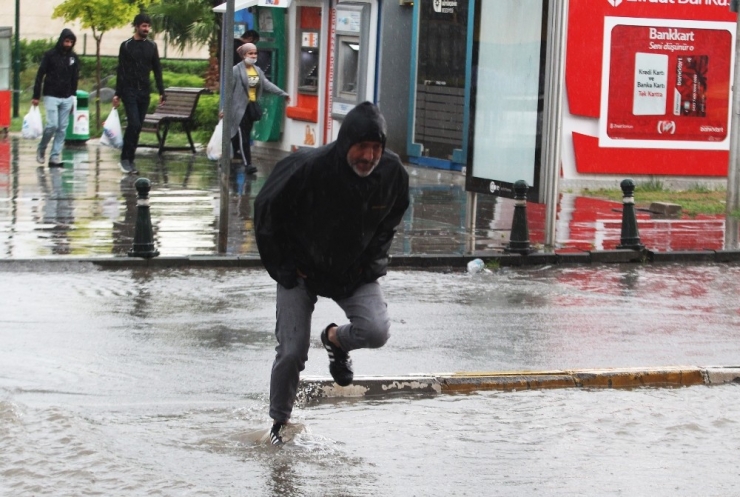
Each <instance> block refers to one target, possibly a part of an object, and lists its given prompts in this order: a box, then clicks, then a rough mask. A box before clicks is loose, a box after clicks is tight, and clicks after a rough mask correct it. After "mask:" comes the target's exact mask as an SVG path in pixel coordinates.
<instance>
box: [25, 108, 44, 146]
mask: <svg viewBox="0 0 740 497" xmlns="http://www.w3.org/2000/svg"><path fill="white" fill-rule="evenodd" d="M43 133H44V123H43V122H42V120H41V111H40V110H39V106H38V105H32V106H31V108H30V109H28V114H26V115H25V116H24V117H23V127H22V128H21V135H22V136H23V138H28V139H29V140H35V139H36V138H39V137H40V136H41V135H42V134H43Z"/></svg>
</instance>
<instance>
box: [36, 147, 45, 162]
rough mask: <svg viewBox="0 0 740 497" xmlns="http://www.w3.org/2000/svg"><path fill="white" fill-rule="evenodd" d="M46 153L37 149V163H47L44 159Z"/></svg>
mask: <svg viewBox="0 0 740 497" xmlns="http://www.w3.org/2000/svg"><path fill="white" fill-rule="evenodd" d="M44 155H45V154H44V151H43V150H40V149H36V162H38V163H39V164H43V163H44V162H46V159H45V158H44Z"/></svg>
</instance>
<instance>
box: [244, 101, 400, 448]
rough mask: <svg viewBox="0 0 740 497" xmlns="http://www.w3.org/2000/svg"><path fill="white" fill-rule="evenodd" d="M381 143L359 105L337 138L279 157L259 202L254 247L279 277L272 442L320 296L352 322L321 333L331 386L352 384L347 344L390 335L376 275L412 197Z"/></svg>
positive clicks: (365, 344) (375, 118) (372, 109)
mask: <svg viewBox="0 0 740 497" xmlns="http://www.w3.org/2000/svg"><path fill="white" fill-rule="evenodd" d="M385 141H386V124H385V119H384V118H383V116H382V115H381V114H380V111H379V110H378V108H377V107H376V106H375V105H373V104H371V103H370V102H365V103H362V104H360V105H358V106H357V107H355V108H354V109H352V110H351V111H350V112H349V113H348V114H347V116H346V117H345V119H344V122H343V123H342V126H341V128H340V129H339V135H338V137H337V140H336V141H335V142H333V143H330V144H328V145H325V146H323V147H320V148H316V149H308V150H301V151H299V152H296V153H294V154H293V155H291V156H289V157H287V158H285V159H283V160H281V161H280V162H278V163H277V165H276V166H275V169H274V170H273V171H272V174H271V175H270V177H269V178H268V179H267V181H266V182H265V185H264V186H263V187H262V190H261V191H260V193H259V195H257V198H256V200H255V204H254V208H255V211H254V212H255V214H254V223H255V234H256V238H257V247H258V248H259V252H260V257H261V258H262V263H263V264H264V266H265V268H266V269H267V271H268V272H269V273H270V276H272V278H273V279H274V280H275V281H277V283H278V285H277V325H276V329H275V335H276V338H277V341H278V345H277V347H276V349H275V350H276V352H277V354H276V357H275V362H274V363H273V366H272V378H271V380H270V417H271V418H272V419H273V426H272V429H271V431H270V440H271V442H272V443H273V444H275V445H279V444H281V443H282V437H281V434H280V430H281V428H282V427H283V426H284V425H285V424H286V423H287V422H288V420H289V419H290V415H291V412H292V409H293V403H294V402H295V396H296V392H297V389H298V382H299V375H300V372H301V371H303V368H304V367H305V363H306V361H307V360H308V349H309V345H310V338H311V314H312V313H313V309H314V304H315V303H316V301H317V296H322V297H328V298H331V299H333V300H334V301H335V302H336V303H337V304H338V305H339V307H341V308H342V310H343V311H344V312H345V314H346V316H347V318H348V319H349V321H350V322H349V323H348V324H343V325H341V326H337V325H336V324H334V323H331V324H329V325H328V326H327V327H326V328H324V330H323V331H322V332H321V343H322V344H323V346H324V348H325V349H326V350H327V352H328V354H329V372H330V373H331V375H332V377H333V378H334V381H336V382H337V384H339V385H341V386H346V385H349V384H350V383H352V380H353V371H352V362H351V360H350V358H349V352H350V351H352V350H355V349H360V348H378V347H382V346H383V345H384V344H385V342H386V341H387V340H388V336H389V334H388V331H389V328H390V320H389V318H388V312H387V309H386V303H385V298H384V297H383V292H382V290H381V289H380V285H379V284H378V282H377V279H378V278H379V277H381V276H383V275H385V274H386V268H387V265H388V250H389V249H390V246H391V242H392V241H393V236H394V234H395V229H396V226H398V224H399V223H400V222H401V219H402V217H403V215H404V212H406V208H407V207H408V205H409V186H408V184H409V180H408V173H407V172H406V170H405V169H404V167H403V165H402V164H401V161H400V159H399V158H398V156H397V155H396V154H394V153H393V152H391V151H389V150H386V149H385Z"/></svg>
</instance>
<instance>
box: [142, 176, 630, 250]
mask: <svg viewBox="0 0 740 497" xmlns="http://www.w3.org/2000/svg"><path fill="white" fill-rule="evenodd" d="M134 186H135V187H136V192H137V194H138V197H137V200H136V228H135V232H134V244H133V247H132V248H131V250H129V252H128V255H129V257H142V258H144V259H151V258H153V257H157V256H158V255H159V251H158V250H156V248H155V247H154V233H153V230H152V218H151V213H150V212H149V191H150V190H151V188H152V183H151V181H149V180H148V179H147V178H139V179H137V180H136V182H135V183H134ZM619 186H620V187H621V189H622V233H621V237H620V244H619V245H617V248H618V249H630V250H642V249H644V248H645V246H644V245H642V244H641V243H640V234H639V232H638V230H637V215H636V213H635V197H634V192H635V182H634V181H632V180H631V179H625V180H623V181H622V182H621V183H620V185H619ZM528 189H529V185H527V182H526V181H524V180H519V181H517V182H515V183H514V202H515V205H514V219H513V220H512V223H511V234H510V236H509V243H508V244H507V245H506V247H504V251H505V252H509V253H515V254H521V255H527V254H530V253H532V252H533V250H534V249H533V248H532V244H531V243H530V241H529V227H528V223H527V190H528Z"/></svg>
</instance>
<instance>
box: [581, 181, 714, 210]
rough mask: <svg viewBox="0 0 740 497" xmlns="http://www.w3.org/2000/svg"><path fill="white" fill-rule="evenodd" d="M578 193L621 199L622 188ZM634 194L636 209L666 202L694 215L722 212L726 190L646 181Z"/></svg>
mask: <svg viewBox="0 0 740 497" xmlns="http://www.w3.org/2000/svg"><path fill="white" fill-rule="evenodd" d="M579 194H580V195H583V196H585V197H595V198H603V199H607V200H614V201H617V202H621V201H622V190H621V189H618V188H614V189H611V188H610V189H604V188H601V189H595V190H592V189H584V190H581V191H580V193H579ZM634 196H635V206H636V207H637V208H638V209H647V208H648V207H649V206H650V204H651V203H653V202H668V203H672V204H678V205H680V206H681V210H682V212H683V213H684V214H687V215H689V216H696V215H699V214H724V212H725V205H726V200H727V191H726V190H725V189H718V190H712V189H709V188H704V187H695V188H691V189H688V190H681V191H674V190H666V189H664V188H663V187H662V185H660V184H659V183H658V184H655V183H646V184H643V185H640V184H638V185H637V187H636V188H635V193H634Z"/></svg>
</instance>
